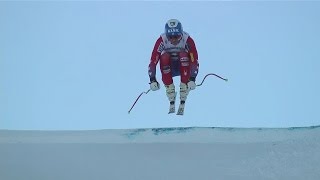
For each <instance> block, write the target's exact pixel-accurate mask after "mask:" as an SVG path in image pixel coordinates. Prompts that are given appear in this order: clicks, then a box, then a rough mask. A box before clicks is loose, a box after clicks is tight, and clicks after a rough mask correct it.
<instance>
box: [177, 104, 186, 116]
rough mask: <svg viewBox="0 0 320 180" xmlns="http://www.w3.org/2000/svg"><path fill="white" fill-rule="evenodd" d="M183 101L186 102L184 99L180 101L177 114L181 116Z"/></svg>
mask: <svg viewBox="0 0 320 180" xmlns="http://www.w3.org/2000/svg"><path fill="white" fill-rule="evenodd" d="M185 103H186V102H185V101H180V105H179V108H178V112H177V115H181V116H182V115H183V113H184V106H185Z"/></svg>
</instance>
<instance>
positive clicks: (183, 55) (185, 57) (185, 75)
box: [179, 52, 190, 84]
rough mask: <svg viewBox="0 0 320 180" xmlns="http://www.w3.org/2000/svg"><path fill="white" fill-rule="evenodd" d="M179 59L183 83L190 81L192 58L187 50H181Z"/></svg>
mask: <svg viewBox="0 0 320 180" xmlns="http://www.w3.org/2000/svg"><path fill="white" fill-rule="evenodd" d="M179 60H180V76H181V82H182V83H186V84H187V83H188V81H189V78H190V62H189V61H190V60H189V54H188V53H187V52H180V53H179Z"/></svg>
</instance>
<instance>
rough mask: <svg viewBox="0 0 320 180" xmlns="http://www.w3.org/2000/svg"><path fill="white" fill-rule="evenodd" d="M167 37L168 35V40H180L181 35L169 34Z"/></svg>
mask: <svg viewBox="0 0 320 180" xmlns="http://www.w3.org/2000/svg"><path fill="white" fill-rule="evenodd" d="M167 37H168V39H169V40H170V41H172V40H180V39H181V38H182V36H181V35H171V36H167Z"/></svg>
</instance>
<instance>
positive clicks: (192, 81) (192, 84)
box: [187, 77, 197, 91]
mask: <svg viewBox="0 0 320 180" xmlns="http://www.w3.org/2000/svg"><path fill="white" fill-rule="evenodd" d="M195 81H196V78H194V77H190V80H189V82H188V84H187V85H188V90H189V91H190V90H194V89H196V87H197V85H196V83H195Z"/></svg>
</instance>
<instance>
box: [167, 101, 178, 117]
mask: <svg viewBox="0 0 320 180" xmlns="http://www.w3.org/2000/svg"><path fill="white" fill-rule="evenodd" d="M175 112H176V107H175V102H174V101H171V102H170V106H169V112H168V114H171V113H175Z"/></svg>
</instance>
